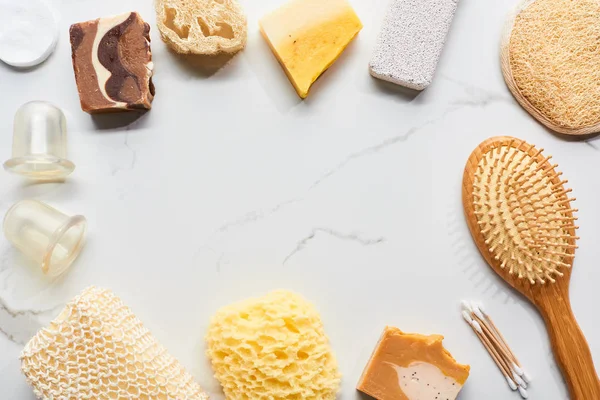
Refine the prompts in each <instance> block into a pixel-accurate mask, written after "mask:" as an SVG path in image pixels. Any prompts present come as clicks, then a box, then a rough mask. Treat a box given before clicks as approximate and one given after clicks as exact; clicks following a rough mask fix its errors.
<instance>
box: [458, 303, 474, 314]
mask: <svg viewBox="0 0 600 400" xmlns="http://www.w3.org/2000/svg"><path fill="white" fill-rule="evenodd" d="M460 304H461V305H462V308H463V310H466V311H468V312H473V309H472V308H471V303H470V302H469V301H468V300H463V301H461V302H460Z"/></svg>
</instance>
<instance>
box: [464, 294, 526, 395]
mask: <svg viewBox="0 0 600 400" xmlns="http://www.w3.org/2000/svg"><path fill="white" fill-rule="evenodd" d="M461 305H462V308H463V311H462V316H463V318H464V320H465V321H466V322H467V323H468V324H469V325H470V326H471V328H472V329H473V331H474V332H475V334H476V335H477V337H478V338H479V340H480V341H481V343H482V344H483V345H484V347H485V348H486V350H487V351H488V353H489V354H490V356H491V357H492V359H493V360H494V362H495V363H496V366H497V367H498V368H499V369H500V371H501V372H502V374H503V375H504V378H505V379H506V382H507V383H508V386H509V387H510V388H511V389H512V390H513V391H514V390H517V389H518V391H519V394H520V395H521V397H522V398H524V399H527V398H528V397H529V394H528V392H527V387H528V383H529V382H530V380H529V376H528V375H527V374H526V373H525V371H524V370H523V367H522V366H521V365H520V363H519V361H518V360H517V358H516V356H515V355H514V353H513V351H512V350H511V349H510V347H509V346H508V344H507V342H506V339H505V338H504V336H503V335H502V334H501V333H500V331H499V330H498V328H497V327H496V325H495V324H494V323H493V321H492V320H491V318H490V317H489V315H488V314H487V313H486V311H485V308H484V307H483V305H482V304H481V303H475V302H469V301H466V300H463V301H462V302H461Z"/></svg>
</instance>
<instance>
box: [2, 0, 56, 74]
mask: <svg viewBox="0 0 600 400" xmlns="http://www.w3.org/2000/svg"><path fill="white" fill-rule="evenodd" d="M57 40H58V25H57V22H56V16H55V13H54V11H53V10H52V9H51V8H50V5H49V4H48V3H46V1H44V0H19V1H15V0H0V60H2V61H4V62H5V63H6V64H9V65H12V66H13V67H18V68H28V67H33V66H35V65H38V64H40V63H42V62H44V61H45V60H46V59H47V58H48V56H50V54H52V52H53V51H54V48H55V47H56V42H57Z"/></svg>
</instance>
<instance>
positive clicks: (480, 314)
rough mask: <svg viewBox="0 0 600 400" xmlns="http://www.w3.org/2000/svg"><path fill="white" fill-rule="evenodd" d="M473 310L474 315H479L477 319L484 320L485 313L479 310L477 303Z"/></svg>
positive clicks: (474, 304) (473, 305)
mask: <svg viewBox="0 0 600 400" xmlns="http://www.w3.org/2000/svg"><path fill="white" fill-rule="evenodd" d="M471 307H472V310H473V314H475V315H477V318H479V319H481V320H484V319H485V317H484V315H483V313H482V312H481V309H480V308H479V306H478V305H477V303H473V304H472V305H471Z"/></svg>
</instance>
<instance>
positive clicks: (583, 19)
mask: <svg viewBox="0 0 600 400" xmlns="http://www.w3.org/2000/svg"><path fill="white" fill-rule="evenodd" d="M502 52H503V55H502V57H503V72H504V75H505V79H506V81H507V84H508V86H509V88H510V89H511V91H512V92H513V94H514V95H515V97H516V98H517V100H519V102H520V103H521V104H522V105H523V107H524V108H525V109H527V111H529V112H530V113H532V115H534V116H535V117H536V118H537V119H538V120H540V121H541V122H542V123H544V124H545V125H547V126H548V127H550V128H551V129H554V130H556V131H558V132H562V133H580V134H586V133H594V132H598V131H600V125H599V124H600V68H598V65H600V1H599V0H577V1H573V0H535V1H531V0H528V1H526V2H524V3H523V4H522V5H521V6H520V8H519V9H518V10H517V13H516V15H515V17H514V20H511V21H509V26H508V28H507V33H506V34H505V39H504V44H503V49H502ZM577 130H579V132H577ZM573 131H575V132H573Z"/></svg>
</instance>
